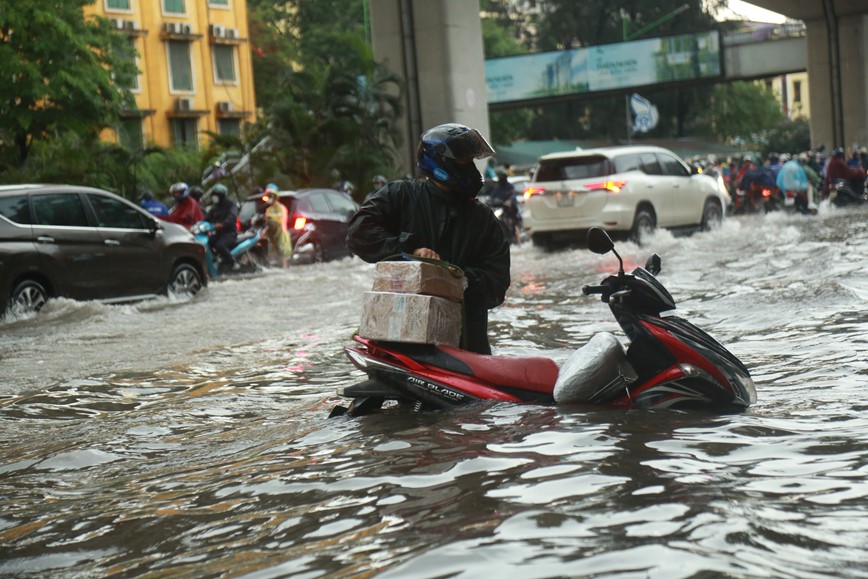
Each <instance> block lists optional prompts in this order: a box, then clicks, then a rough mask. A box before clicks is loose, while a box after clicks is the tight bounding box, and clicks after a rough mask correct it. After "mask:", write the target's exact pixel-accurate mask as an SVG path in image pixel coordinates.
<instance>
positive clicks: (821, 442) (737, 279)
mask: <svg viewBox="0 0 868 579" xmlns="http://www.w3.org/2000/svg"><path fill="white" fill-rule="evenodd" d="M864 217H865V215H862V214H858V213H855V214H840V213H839V214H835V213H828V214H825V215H823V214H821V215H820V216H818V218H817V219H815V220H804V219H801V220H799V219H797V218H792V217H786V216H769V217H768V219H763V218H761V217H760V218H757V219H755V220H744V221H742V220H732V221H730V222H728V223H727V224H725V226H724V227H723V228H721V229H720V230H717V231H713V232H710V233H708V234H702V235H697V236H693V237H688V238H675V237H673V236H671V235H669V234H668V233H666V232H661V233H658V234H656V235H655V236H654V237H653V239H652V240H651V242H650V243H649V245H650V247H653V250H654V251H656V252H658V253H660V254H661V256H662V257H663V273H662V274H661V277H662V278H663V281H664V283H665V284H666V285H667V286H668V287H669V288H670V289H671V291H672V293H673V295H674V296H675V298H676V301H677V302H678V304H679V307H678V311H679V313H680V315H683V316H684V317H687V318H688V319H691V320H692V321H695V322H696V323H698V324H699V325H701V326H702V327H704V328H706V329H708V330H709V331H710V333H712V335H714V336H715V337H717V338H718V339H720V340H721V341H722V342H723V343H725V344H727V345H728V346H729V347H730V349H731V350H732V351H733V352H734V353H736V355H738V356H739V357H740V358H741V359H743V360H744V361H745V363H746V365H747V366H748V367H749V369H750V370H751V372H752V374H753V375H754V378H755V380H756V382H757V386H758V394H759V400H758V402H757V404H756V405H755V406H754V407H752V408H751V409H749V410H748V411H747V412H745V413H742V414H734V415H722V416H721V415H710V414H703V413H696V412H679V411H655V412H642V411H632V412H621V411H618V412H615V411H610V410H606V409H591V408H583V407H560V408H555V407H536V406H520V405H511V404H478V405H474V406H469V407H466V408H462V409H457V410H454V411H449V412H430V413H424V414H408V413H402V412H391V413H386V414H384V415H381V416H372V417H363V418H360V419H346V418H338V419H332V420H329V419H327V418H326V416H327V414H328V411H329V409H330V407H331V405H332V404H334V403H335V402H337V400H336V398H335V397H334V394H333V393H334V390H335V388H336V387H338V386H342V385H349V384H351V383H353V382H354V381H356V380H358V379H359V378H360V374H359V373H358V372H357V371H355V370H353V369H352V368H351V366H350V364H349V363H348V362H347V361H346V359H345V357H344V354H343V353H342V352H341V347H342V346H343V345H346V344H347V343H348V342H349V340H348V336H349V335H350V334H351V333H352V329H353V328H354V327H355V325H357V323H358V316H357V311H355V310H354V309H353V308H356V307H357V305H358V303H357V302H355V301H353V300H355V299H356V298H355V297H354V296H355V295H356V294H357V293H358V290H359V288H362V289H367V287H366V285H368V284H369V279H370V278H369V277H368V276H369V273H370V272H369V270H368V269H366V265H362V264H360V263H357V262H349V263H341V264H333V265H330V264H323V267H316V268H315V269H313V270H311V271H312V272H313V273H312V274H311V275H312V281H311V284H316V285H311V289H309V290H307V292H308V294H309V295H306V294H305V290H304V289H303V288H304V287H305V286H304V284H301V283H299V280H298V279H295V278H294V279H293V280H292V281H293V283H295V284H296V287H297V288H299V289H298V290H297V291H296V292H295V295H293V297H292V299H291V300H289V298H287V302H286V307H285V309H282V310H281V311H282V312H284V313H285V315H286V316H287V317H286V318H281V325H280V326H279V327H277V328H275V329H274V330H273V331H269V330H268V329H267V328H266V329H262V328H259V327H258V326H255V327H254V326H251V328H237V329H234V330H233V331H237V332H238V334H229V335H226V336H223V337H222V339H221V340H217V341H214V340H213V338H212V341H207V340H205V338H207V337H208V336H197V335H194V336H192V337H191V340H192V341H191V345H190V347H189V348H187V349H185V350H183V352H184V353H185V356H186V359H181V360H178V359H174V361H173V362H172V363H170V364H166V365H165V366H164V367H162V368H160V369H158V370H154V371H141V370H135V369H131V368H135V365H134V364H131V363H128V361H129V360H130V358H129V357H127V356H126V354H125V352H124V351H123V350H124V349H137V350H138V351H140V352H141V351H147V349H148V348H149V347H151V346H153V345H154V344H156V342H153V340H154V339H155V336H158V335H166V336H167V338H166V339H167V341H168V342H169V344H168V346H167V347H172V348H176V349H178V348H180V346H179V345H178V344H180V343H181V342H175V341H173V340H175V337H174V334H175V333H179V334H180V333H183V331H185V330H186V329H189V328H188V325H189V324H190V321H189V318H187V319H180V320H176V321H173V316H175V317H177V316H176V314H177V313H178V312H180V311H183V312H184V313H185V314H191V315H192V314H199V313H201V311H210V309H209V308H212V309H213V308H215V307H221V304H224V303H225V304H226V305H225V307H226V308H230V307H231V308H237V303H238V302H239V300H241V299H242V298H243V297H244V296H245V294H246V292H248V291H250V286H252V287H253V288H254V289H256V290H257V291H258V290H261V291H262V292H267V291H268V286H267V284H268V283H273V284H278V283H286V282H288V281H289V278H287V277H284V276H286V275H289V274H287V273H286V272H278V273H275V274H273V275H271V276H264V277H262V278H258V279H253V280H248V282H246V283H247V285H245V283H242V282H238V283H233V284H224V285H215V286H214V287H212V288H211V290H210V291H209V295H208V296H205V297H204V298H203V300H201V301H196V300H194V301H193V302H191V303H189V304H185V305H183V307H182V309H177V308H175V305H174V304H165V307H163V306H160V307H157V304H152V305H151V306H148V307H145V308H143V307H141V306H124V307H123V308H124V309H120V310H119V309H111V308H107V307H106V306H98V307H93V308H91V306H84V307H78V306H67V305H64V304H61V306H62V307H64V308H65V307H71V308H73V309H75V308H76V307H78V309H77V312H78V313H77V314H75V315H71V314H70V313H65V314H63V315H59V316H56V317H54V318H52V317H51V316H50V315H49V318H48V321H47V322H46V323H45V326H44V327H41V326H40V325H39V324H38V323H36V322H35V321H30V320H20V321H16V322H14V323H11V324H7V325H6V326H4V330H8V333H7V334H4V336H3V338H2V339H3V340H4V342H3V343H4V344H5V343H9V344H11V348H10V349H12V350H15V351H17V352H20V353H22V355H29V354H28V352H29V350H28V344H33V343H36V342H39V341H45V340H48V338H49V336H51V335H52V334H58V333H59V334H63V336H64V337H63V338H62V341H64V343H65V344H67V345H68V347H70V348H81V349H80V350H78V351H79V352H89V350H88V346H87V344H89V343H98V344H100V347H101V348H104V349H109V350H110V349H111V348H113V347H114V348H116V350H115V351H113V352H109V353H110V354H112V355H113V356H114V357H115V358H116V361H115V363H114V364H113V365H112V364H108V361H104V360H103V359H102V358H101V359H100V360H101V361H100V362H99V364H98V368H97V369H96V370H95V371H93V372H91V373H89V374H87V375H86V377H75V378H65V379H60V380H57V381H54V382H47V383H45V384H43V385H42V386H41V387H38V388H29V389H26V390H25V391H15V390H13V391H10V392H3V398H2V399H0V442H2V451H0V507H2V511H0V512H2V514H0V545H2V546H3V549H2V550H0V575H4V576H52V577H81V576H107V575H116V576H219V575H221V574H224V575H231V576H245V575H247V576H250V577H285V576H306V577H307V576H309V577H318V576H330V575H331V576H354V575H358V576H372V575H378V576H380V575H382V576H385V577H390V576H393V577H431V576H456V577H461V576H464V577H470V576H473V577H477V576H489V575H492V574H498V573H500V574H502V575H504V576H510V577H512V576H522V577H552V576H590V575H599V576H626V577H634V576H635V577H640V576H641V577H666V578H670V577H697V576H734V577H756V576H788V577H828V576H835V577H864V571H865V569H868V554H866V551H865V549H864V543H865V537H866V536H868V518H866V517H865V516H864V511H865V506H866V504H868V502H866V501H868V483H866V482H865V481H866V476H865V475H866V472H868V434H866V433H868V418H865V411H866V409H868V406H866V404H865V403H864V396H863V395H862V393H863V391H864V379H863V378H862V377H863V376H865V374H866V372H868V363H866V361H865V360H866V359H868V357H866V355H865V354H866V339H865V337H864V336H865V335H866V329H868V323H866V322H868V320H866V314H865V308H864V303H865V295H866V291H865V290H866V288H868V274H865V273H863V272H864V271H865V269H866V268H865V265H866V264H865V258H864V257H863V255H862V253H864V252H859V251H858V248H859V247H861V246H863V245H864V243H865V242H866V241H868V240H866V237H868V236H866V234H865V227H864ZM788 248H790V249H788ZM619 251H620V252H621V253H622V255H624V256H625V259H627V260H629V261H630V262H631V263H644V259H645V257H647V253H648V252H649V248H645V247H642V248H640V247H637V246H635V245H632V244H627V245H626V246H625V247H623V248H619ZM610 262H611V260H610V259H606V258H605V257H601V256H595V255H591V254H589V253H587V252H582V251H579V250H577V251H569V252H565V253H559V254H544V253H539V252H536V251H535V250H534V249H533V248H530V247H521V248H519V249H518V250H517V251H516V252H515V254H514V257H513V264H514V283H513V288H512V289H511V290H510V294H509V296H508V300H507V303H506V304H505V305H504V306H503V307H502V308H500V309H498V310H496V311H495V312H494V313H493V315H492V330H493V334H494V336H495V337H494V340H493V341H494V343H495V345H496V348H497V349H498V350H499V351H500V352H501V353H506V354H510V353H516V354H523V353H537V354H540V353H542V354H545V355H551V356H553V357H555V358H558V357H559V356H566V355H567V354H568V353H569V352H570V351H571V349H572V348H574V347H576V346H578V345H580V344H582V343H584V341H585V340H587V339H588V338H589V337H590V336H591V335H592V334H593V333H595V332H598V331H614V332H616V333H620V330H619V329H618V328H617V326H616V324H615V322H614V320H612V319H611V314H610V312H609V311H608V309H607V308H606V307H605V305H604V304H601V303H599V302H598V301H596V300H593V299H588V298H585V297H583V296H581V295H580V291H579V288H580V287H581V286H582V285H583V284H586V283H597V282H598V281H599V279H600V277H601V275H602V273H603V272H608V271H610V267H611V265H612V264H611V263H610ZM294 275H297V274H294ZM325 283H328V284H330V285H329V287H334V288H335V297H334V299H335V301H336V302H338V303H337V304H336V305H332V304H323V303H322V301H323V300H322V297H321V295H320V294H321V292H320V290H318V289H317V288H321V287H323V284H325ZM259 284H263V285H262V286H260V285H259ZM233 292H237V293H233ZM262 295H266V294H265V293H263V294H262ZM269 295H273V292H272V294H269ZM276 299H280V298H276ZM290 305H292V307H293V309H290ZM200 308H202V310H200ZM167 311H171V312H173V313H172V315H171V316H168V315H167V316H164V314H165V313H166V312H167ZM227 311H228V310H227ZM273 315H274V312H273V311H269V312H268V313H267V314H266V313H262V312H255V311H251V312H250V314H249V319H250V320H263V319H267V318H269V316H273ZM67 316H69V317H70V319H72V318H75V322H74V324H73V325H67V324H68V323H69V324H71V322H68V321H67V319H66V318H67ZM154 323H159V324H161V325H162V327H161V328H160V329H159V331H157V330H154V329H150V328H149V326H150V325H151V324H154ZM204 323H205V322H202V324H204ZM172 324H174V325H172ZM137 327H143V328H144V329H143V330H142V331H141V333H137V332H136V331H134V330H133V328H137ZM248 330H249V331H248ZM206 333H207V327H206V326H204V325H203V326H202V327H200V328H199V330H198V332H196V334H206ZM239 336H243V337H240V338H239ZM200 339H201V341H198V340H200ZM5 340H9V341H8V342H6V341H5ZM159 347H162V346H159ZM7 351H10V350H4V352H7ZM160 351H163V350H160ZM47 360H48V361H47V362H46V363H47V364H51V363H52V362H53V358H47ZM66 360H68V358H61V361H60V362H58V364H62V363H65V361H66ZM15 368H16V369H15V370H14V375H16V376H17V375H23V370H18V369H17V366H16V367H15ZM105 368H109V370H108V371H104V369H105Z"/></svg>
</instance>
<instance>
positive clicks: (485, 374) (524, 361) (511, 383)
mask: <svg viewBox="0 0 868 579" xmlns="http://www.w3.org/2000/svg"><path fill="white" fill-rule="evenodd" d="M439 349H440V350H441V351H442V352H443V353H445V354H448V355H449V356H452V357H453V358H456V359H458V360H460V361H461V362H462V363H463V364H464V365H465V366H467V368H468V370H469V371H468V372H463V373H465V374H469V375H471V376H476V377H477V378H479V379H480V380H484V381H485V382H488V383H490V384H493V385H495V386H503V387H507V388H518V389H520V390H531V391H533V392H541V393H543V394H551V393H552V392H553V390H554V387H555V382H556V381H557V379H558V365H557V364H556V363H555V362H554V360H551V359H549V358H544V357H542V356H528V357H509V356H486V355H483V354H475V353H473V352H468V351H467V350H461V349H460V348H453V347H451V346H440V347H439Z"/></svg>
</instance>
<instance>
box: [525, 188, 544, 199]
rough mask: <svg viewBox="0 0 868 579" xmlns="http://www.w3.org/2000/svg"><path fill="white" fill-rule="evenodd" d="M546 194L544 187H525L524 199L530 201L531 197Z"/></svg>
mask: <svg viewBox="0 0 868 579" xmlns="http://www.w3.org/2000/svg"><path fill="white" fill-rule="evenodd" d="M545 192H546V190H545V189H543V188H542V187H525V189H524V198H525V199H529V198H530V197H532V196H534V195H541V194H543V193H545Z"/></svg>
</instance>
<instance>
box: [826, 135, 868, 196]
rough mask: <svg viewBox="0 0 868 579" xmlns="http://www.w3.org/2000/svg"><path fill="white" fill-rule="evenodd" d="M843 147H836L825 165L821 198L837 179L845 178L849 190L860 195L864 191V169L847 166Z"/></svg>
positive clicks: (827, 193) (827, 194)
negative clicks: (824, 178)
mask: <svg viewBox="0 0 868 579" xmlns="http://www.w3.org/2000/svg"><path fill="white" fill-rule="evenodd" d="M844 156H845V153H844V148H843V147H838V148H837V149H835V151H834V152H833V153H832V158H831V159H829V163H828V164H827V165H826V180H825V181H824V183H823V198H824V199H825V198H826V197H828V196H829V192H830V190H831V188H832V187H833V186H834V185H835V182H836V181H837V180H838V179H845V180H846V181H847V182H848V185H849V186H850V190H851V191H853V192H854V193H855V194H856V195H858V196H861V195H862V194H863V193H864V191H865V169H863V168H862V167H848V166H847V161H846V160H845V159H844Z"/></svg>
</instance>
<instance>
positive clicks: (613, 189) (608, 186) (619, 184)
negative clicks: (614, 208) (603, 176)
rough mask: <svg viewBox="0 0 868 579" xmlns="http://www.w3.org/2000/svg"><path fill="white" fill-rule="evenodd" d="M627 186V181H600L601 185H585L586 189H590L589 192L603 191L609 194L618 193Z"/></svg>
mask: <svg viewBox="0 0 868 579" xmlns="http://www.w3.org/2000/svg"><path fill="white" fill-rule="evenodd" d="M626 184H627V182H626V181H600V182H599V183H589V184H587V185H585V189H588V190H589V191H599V190H601V189H602V190H604V191H608V192H609V193H617V192H618V191H620V190H621V189H623V188H624V185H626Z"/></svg>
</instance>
